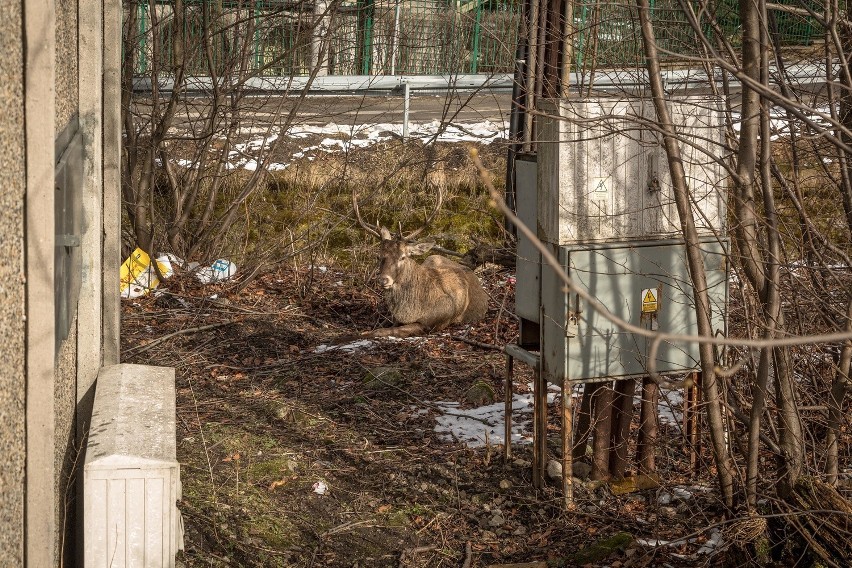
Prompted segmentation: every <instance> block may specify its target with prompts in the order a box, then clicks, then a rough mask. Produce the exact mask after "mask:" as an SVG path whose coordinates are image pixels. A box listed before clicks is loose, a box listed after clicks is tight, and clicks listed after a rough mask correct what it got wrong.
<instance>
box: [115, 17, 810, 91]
mask: <svg viewBox="0 0 852 568" xmlns="http://www.w3.org/2000/svg"><path fill="white" fill-rule="evenodd" d="M812 1H813V0H781V1H780V2H776V4H782V5H783V4H789V5H792V6H797V7H799V8H801V7H802V6H803V4H802V2H812ZM737 2H738V0H718V1H717V2H716V3H715V4H714V5H713V6H712V8H713V9H712V10H710V11H709V12H705V14H704V16H703V19H702V26H703V29H702V34H703V35H704V36H705V37H708V38H711V39H712V38H714V37H715V36H718V35H719V34H722V35H724V36H725V38H726V39H727V40H729V41H731V42H733V43H734V44H737V43H738V41H739V35H740V22H739V17H738V11H737ZM128 5H129V6H131V8H129V9H134V10H135V22H134V24H135V26H134V29H133V30H132V31H131V30H127V28H126V30H127V33H135V39H136V43H135V44H136V46H137V49H136V72H137V73H138V74H140V75H145V74H147V73H149V72H150V69H151V66H152V65H154V64H156V65H157V66H158V67H159V69H160V70H161V71H163V72H165V73H169V72H170V70H171V69H173V68H174V67H175V62H176V60H178V59H181V60H185V61H186V64H187V65H186V69H187V72H188V73H189V74H191V75H207V74H209V73H210V70H211V69H212V70H214V71H219V72H222V73H228V72H233V71H234V70H240V71H247V72H250V73H253V74H257V75H262V76H293V75H307V74H308V73H310V71H311V69H312V68H313V66H314V65H315V64H316V62H317V61H318V60H319V59H320V58H321V57H322V58H324V59H325V65H324V67H325V70H326V72H327V73H328V74H331V75H371V74H372V75H434V74H455V73H510V72H512V70H513V63H514V57H515V46H516V44H517V41H518V34H519V33H520V30H521V29H522V27H523V26H522V25H521V24H522V21H521V19H522V14H521V10H522V1H521V0H348V1H347V2H344V3H342V4H334V9H333V10H332V9H328V10H326V7H327V6H329V5H331V4H324V3H322V1H321V0H317V1H316V2H311V3H310V4H304V5H303V4H300V3H298V2H296V3H294V2H292V1H291V2H288V1H285V0H246V1H243V0H184V1H183V2H182V4H180V5H182V9H181V11H180V14H178V15H177V17H176V15H175V13H174V6H175V2H174V1H173V0H163V1H159V2H156V3H153V4H149V3H148V2H146V1H138V2H137V3H135V4H128ZM652 10H653V18H654V20H655V23H656V26H655V29H656V31H657V38H658V42H659V44H660V47H661V48H662V50H663V57H665V58H668V59H676V58H677V57H678V56H680V55H684V54H688V55H695V51H696V47H697V45H698V39H699V38H697V37H696V34H695V32H694V31H693V29H692V27H691V26H689V25H688V23H687V19H686V17H685V14H684V13H683V11H682V8H681V6H680V4H679V3H678V1H677V0H656V1H655V2H654V3H653V8H652ZM774 13H775V16H776V22H777V26H778V29H779V34H780V38H781V42H782V43H783V44H787V45H806V44H808V43H810V42H811V40H812V37H813V36H814V34H819V33H821V32H820V30H819V28H818V26H816V25H815V22H814V21H813V20H812V19H811V18H809V17H807V15H802V10H801V9H799V10H792V11H784V10H776V11H775V12H774ZM128 15H129V12H126V13H125V17H126V18H127V17H128ZM574 17H575V21H574V24H575V28H576V31H577V33H576V36H575V42H574V53H575V57H576V61H575V63H576V66H577V67H578V68H580V69H589V68H593V67H614V66H622V65H637V64H641V62H642V51H641V43H640V41H639V40H640V37H639V31H638V17H637V14H636V9H635V7H634V5H633V3H632V2H630V1H626V0H611V1H608V0H579V1H577V2H575V5H574ZM316 30H321V31H319V32H317V31H316ZM318 36H322V37H326V38H328V41H327V47H325V46H324V45H323V43H322V42H320V41H318V39H317V37H318Z"/></svg>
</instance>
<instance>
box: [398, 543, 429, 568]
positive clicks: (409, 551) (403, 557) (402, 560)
mask: <svg viewBox="0 0 852 568" xmlns="http://www.w3.org/2000/svg"><path fill="white" fill-rule="evenodd" d="M436 548H437V547H435V546H418V547H417V548H406V549H404V550H403V551H402V552H401V553H400V555H399V568H404V567H405V566H407V562H406V561H407V560H408V559H409V558H411V557H412V556H417V555H418V554H422V553H424V552H432V551H433V550H435V549H436Z"/></svg>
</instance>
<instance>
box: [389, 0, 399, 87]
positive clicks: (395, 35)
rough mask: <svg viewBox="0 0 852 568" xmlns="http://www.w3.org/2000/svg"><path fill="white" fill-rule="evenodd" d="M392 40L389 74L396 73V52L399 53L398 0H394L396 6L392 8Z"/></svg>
mask: <svg viewBox="0 0 852 568" xmlns="http://www.w3.org/2000/svg"><path fill="white" fill-rule="evenodd" d="M391 41H392V42H393V43H392V44H391V57H390V60H391V69H390V74H391V75H396V57H397V53H399V0H396V8H395V9H394V16H393V38H392V39H391Z"/></svg>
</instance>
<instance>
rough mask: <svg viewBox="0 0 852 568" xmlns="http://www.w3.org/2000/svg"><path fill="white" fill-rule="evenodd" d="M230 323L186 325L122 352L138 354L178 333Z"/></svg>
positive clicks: (230, 322)
mask: <svg viewBox="0 0 852 568" xmlns="http://www.w3.org/2000/svg"><path fill="white" fill-rule="evenodd" d="M232 323H234V320H228V321H223V322H219V323H211V324H209V325H202V326H199V327H188V328H186V329H179V330H177V331H174V332H172V333H169V334H167V335H164V336H162V337H158V338H157V339H154V340H153V341H151V342H150V343H146V344H145V345H140V346H139V347H131V348H130V349H127V350H125V352H124V354H125V355H129V354H130V353H133V354H134V355H138V354H140V353H144V352H145V351H148V350H149V349H151V348H152V347H156V346H157V345H159V344H160V343H162V342H164V341H168V340H169V339H171V338H172V337H176V336H178V335H187V334H190V333H198V332H201V331H207V330H210V329H215V328H217V327H222V326H224V325H229V324H232Z"/></svg>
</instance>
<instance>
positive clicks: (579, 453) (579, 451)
mask: <svg viewBox="0 0 852 568" xmlns="http://www.w3.org/2000/svg"><path fill="white" fill-rule="evenodd" d="M601 386H603V383H586V384H584V385H583V398H582V399H581V400H580V411H579V412H578V413H577V428H576V430H575V431H574V432H575V436H574V451H573V452H572V455H573V456H574V461H577V460H580V459H583V458H585V457H586V446H587V445H588V443H589V434H590V433H591V426H592V413H593V412H594V407H593V405H592V401H593V400H594V395H595V391H597V390H598V389H599V388H601Z"/></svg>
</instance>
